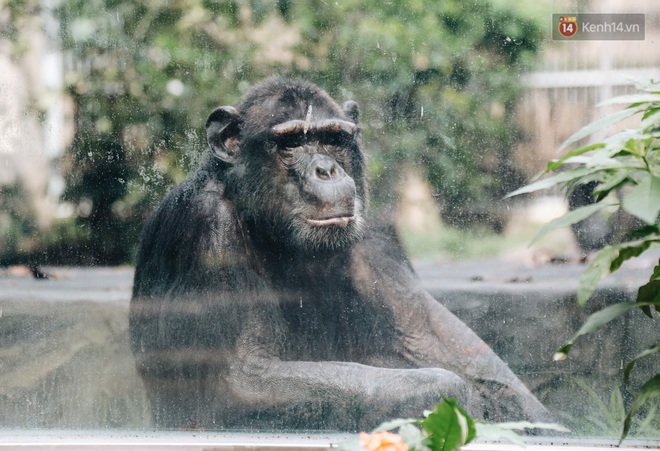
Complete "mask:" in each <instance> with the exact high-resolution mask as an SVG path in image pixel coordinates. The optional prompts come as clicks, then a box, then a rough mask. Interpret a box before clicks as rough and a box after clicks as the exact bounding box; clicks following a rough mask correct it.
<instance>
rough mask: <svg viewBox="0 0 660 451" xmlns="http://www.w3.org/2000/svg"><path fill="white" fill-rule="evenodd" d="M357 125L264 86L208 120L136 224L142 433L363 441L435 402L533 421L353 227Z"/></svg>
mask: <svg viewBox="0 0 660 451" xmlns="http://www.w3.org/2000/svg"><path fill="white" fill-rule="evenodd" d="M309 105H312V109H311V110H310V108H309ZM357 118H358V110H357V106H356V105H355V104H354V103H352V102H348V103H346V104H345V105H344V107H343V108H342V107H340V106H339V105H337V104H336V103H335V102H334V101H333V100H332V99H331V98H330V97H329V96H328V95H327V94H326V93H325V92H324V91H322V90H320V89H319V88H317V87H316V86H314V85H311V84H308V83H305V82H298V81H289V80H285V79H280V78H274V79H269V80H267V81H265V82H264V83H262V84H260V85H259V86H257V87H256V88H254V89H253V90H252V91H251V92H250V93H249V94H248V95H247V96H246V97H245V98H244V99H243V100H242V101H241V102H240V103H239V105H237V107H236V108H235V109H234V108H232V107H223V108H220V109H218V110H216V111H214V112H213V113H212V114H211V116H210V117H209V121H208V122H207V133H208V139H209V145H210V148H211V154H212V156H211V157H210V158H209V159H208V161H207V162H206V163H205V164H204V165H203V166H202V167H201V168H200V169H199V170H198V171H197V172H196V173H195V174H193V175H192V176H191V177H190V178H189V179H188V180H187V181H186V182H184V183H183V184H182V185H180V186H179V187H177V188H175V189H174V190H173V191H172V192H171V193H170V194H169V195H168V196H167V197H166V199H165V200H164V201H163V203H162V205H161V206H160V208H159V209H158V210H157V211H156V213H155V214H154V215H153V217H152V218H151V219H150V221H149V222H148V224H147V225H146V227H145V229H144V233H143V236H142V244H141V248H140V253H139V256H138V263H137V268H136V272H135V285H134V289H133V300H132V303H131V315H130V332H131V340H132V347H133V351H134V353H135V356H136V359H137V364H138V369H139V371H140V374H141V375H142V377H143V380H144V382H145V385H146V388H147V390H148V393H149V397H150V400H151V404H152V411H153V416H154V422H155V424H156V426H158V427H168V428H177V427H182V426H185V425H186V424H188V423H190V422H191V421H192V422H194V423H195V424H197V425H199V426H201V427H204V428H209V429H214V428H253V429H254V428H262V429H271V428H289V429H301V428H305V429H332V428H337V429H343V430H357V429H361V430H366V429H369V428H371V427H373V426H375V425H376V424H377V423H379V422H380V421H383V420H385V419H388V418H392V417H396V416H420V415H421V414H422V411H423V410H424V409H427V408H431V407H432V406H433V404H434V403H435V402H437V401H438V400H439V398H440V397H441V396H453V397H457V398H459V400H460V402H461V403H462V404H463V405H464V406H465V407H466V408H467V409H468V411H469V412H470V413H471V414H473V415H475V416H477V417H486V418H489V419H504V418H507V419H532V420H539V419H544V418H546V417H547V412H546V410H545V409H544V408H543V406H542V405H541V404H539V402H538V401H537V400H536V399H535V398H534V396H533V395H532V394H531V393H529V391H528V390H527V389H526V388H525V387H524V386H523V384H522V383H521V382H520V381H519V380H518V379H517V378H516V377H515V376H514V375H513V373H512V372H511V371H510V370H509V369H508V367H507V366H506V364H504V363H503V362H502V361H501V360H500V359H499V358H498V357H497V356H496V355H495V354H494V353H493V352H492V351H491V350H490V349H489V348H488V346H487V345H486V344H485V343H483V342H482V341H481V340H480V339H479V338H478V337H477V336H476V335H475V334H474V333H473V332H472V331H471V330H469V329H468V328H467V326H465V325H464V324H463V323H461V322H460V321H459V320H458V319H457V318H455V317H454V316H453V315H452V314H451V313H450V312H448V311H447V310H446V309H445V308H444V307H442V306H441V305H440V304H439V303H437V302H436V301H435V300H434V299H432V298H431V296H430V295H429V294H428V293H426V292H425V291H424V290H423V289H422V288H421V286H420V284H419V282H418V281H417V278H416V276H415V274H414V273H413V271H412V268H411V267H410V265H409V263H408V261H407V259H406V257H405V256H404V253H403V251H402V249H401V248H400V246H398V244H397V241H396V240H395V239H392V238H391V237H387V236H383V235H380V234H378V233H375V232H373V230H372V229H370V228H368V227H367V226H365V220H364V217H365V208H366V196H367V193H366V191H367V190H366V186H365V180H364V157H363V154H362V152H361V150H360V133H359V128H358V127H357ZM282 124H283V125H282Z"/></svg>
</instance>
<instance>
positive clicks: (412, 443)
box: [399, 424, 430, 451]
mask: <svg viewBox="0 0 660 451" xmlns="http://www.w3.org/2000/svg"><path fill="white" fill-rule="evenodd" d="M399 437H401V440H403V441H404V442H405V443H406V445H408V449H414V450H416V451H424V450H428V449H430V448H429V447H428V446H427V444H429V439H428V436H427V435H426V434H424V433H423V432H422V431H420V430H419V428H416V427H415V426H413V425H412V424H404V425H402V426H401V428H399Z"/></svg>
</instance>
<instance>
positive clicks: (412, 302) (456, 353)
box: [351, 233, 551, 421]
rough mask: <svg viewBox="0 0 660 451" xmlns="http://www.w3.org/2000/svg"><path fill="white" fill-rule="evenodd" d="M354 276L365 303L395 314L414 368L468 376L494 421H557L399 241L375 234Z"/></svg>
mask: <svg viewBox="0 0 660 451" xmlns="http://www.w3.org/2000/svg"><path fill="white" fill-rule="evenodd" d="M351 274H352V275H353V277H354V282H353V285H354V288H355V289H356V291H358V293H360V296H361V297H362V298H363V300H364V301H365V302H368V303H371V304H373V305H379V306H382V307H383V309H384V311H387V312H388V314H389V315H391V323H393V324H394V325H395V326H394V327H395V329H396V336H397V344H395V345H394V346H398V347H400V351H399V355H401V356H403V357H404V358H405V359H407V360H408V361H409V362H410V363H412V364H413V365H414V366H416V367H420V368H422V367H436V368H444V369H447V370H450V371H452V372H454V373H456V374H457V375H459V376H461V377H463V378H465V379H466V381H468V382H469V383H470V386H471V387H472V388H473V389H476V391H477V392H478V393H480V394H481V397H482V399H480V400H478V401H477V402H478V403H479V404H481V405H482V406H481V407H482V408H483V410H484V411H485V412H486V413H485V415H486V416H487V417H489V418H490V419H498V418H504V417H507V418H508V419H511V418H515V417H520V418H521V419H530V420H538V421H541V420H542V421H547V420H550V419H551V417H550V415H549V413H548V412H547V410H546V409H545V407H543V405H542V404H541V403H539V402H538V400H537V399H536V398H535V397H534V396H533V395H532V394H531V393H530V392H529V390H528V389H527V388H526V387H525V386H524V384H523V383H522V382H521V381H520V380H519V379H518V378H517V377H516V376H515V374H514V373H513V372H512V371H511V370H510V369H509V367H508V366H507V364H506V363H504V362H503V361H502V360H501V359H500V358H499V357H498V356H497V355H496V354H495V353H494V352H493V351H492V350H491V349H490V347H489V346H488V345H487V344H486V343H484V342H483V341H482V340H481V339H480V338H479V337H478V336H477V335H476V334H475V333H474V332H473V331H472V330H471V329H470V328H469V327H467V326H466V325H465V324H464V323H463V322H462V321H460V320H459V319H458V318H457V317H456V316H454V315H453V314H452V313H451V312H450V311H449V310H448V309H447V308H446V307H444V306H443V305H441V304H440V303H439V302H438V301H436V300H435V299H434V298H433V297H432V296H431V295H430V294H429V293H428V292H427V291H426V290H424V288H423V287H422V286H421V283H420V281H419V279H418V278H417V276H416V274H415V273H414V271H413V269H412V267H411V265H410V263H409V262H408V260H407V258H406V256H405V253H404V251H403V249H402V248H401V246H400V244H399V243H398V241H396V240H391V239H388V237H385V236H382V235H379V234H378V233H370V234H369V235H368V236H367V237H366V238H365V240H364V241H363V242H361V243H360V244H358V245H357V246H356V247H355V249H354V254H353V259H352V268H351ZM473 402H474V401H473ZM475 410H477V411H478V410H480V408H479V406H475ZM476 415H478V413H476Z"/></svg>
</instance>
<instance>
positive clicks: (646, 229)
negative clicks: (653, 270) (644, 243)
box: [628, 224, 660, 266]
mask: <svg viewBox="0 0 660 451" xmlns="http://www.w3.org/2000/svg"><path fill="white" fill-rule="evenodd" d="M649 235H658V238H659V239H660V224H651V225H645V226H642V227H640V228H639V229H636V230H633V231H632V232H630V233H629V234H628V236H629V237H630V238H643V237H646V236H649ZM658 266H660V264H659V265H658Z"/></svg>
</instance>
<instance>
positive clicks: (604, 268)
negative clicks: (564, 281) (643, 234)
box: [577, 246, 619, 306]
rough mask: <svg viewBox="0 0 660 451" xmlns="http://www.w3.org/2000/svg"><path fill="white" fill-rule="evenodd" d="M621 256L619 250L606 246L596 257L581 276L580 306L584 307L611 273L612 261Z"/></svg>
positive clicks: (579, 289) (578, 297) (578, 295)
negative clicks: (599, 284)
mask: <svg viewBox="0 0 660 451" xmlns="http://www.w3.org/2000/svg"><path fill="white" fill-rule="evenodd" d="M618 255H619V249H618V248H617V247H615V246H605V247H604V248H602V249H601V250H600V251H598V253H597V254H596V255H595V256H594V259H593V260H592V261H591V264H590V265H589V267H588V268H587V269H586V270H585V271H584V272H583V273H582V274H581V275H580V285H579V288H578V294H577V300H578V304H579V305H581V306H584V305H585V304H586V303H587V301H588V300H589V298H590V297H591V294H592V293H593V292H594V290H595V289H596V285H597V284H598V282H600V281H601V280H602V279H603V278H604V277H605V276H606V275H608V274H609V273H610V265H611V264H612V261H613V260H614V259H615V258H617V256H618Z"/></svg>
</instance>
